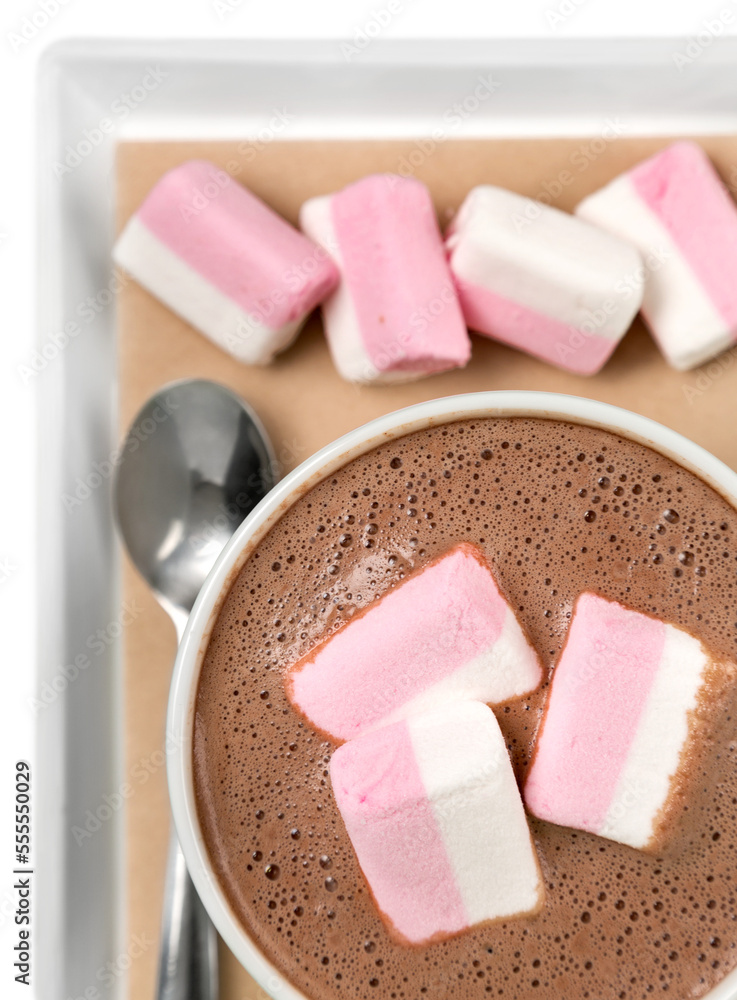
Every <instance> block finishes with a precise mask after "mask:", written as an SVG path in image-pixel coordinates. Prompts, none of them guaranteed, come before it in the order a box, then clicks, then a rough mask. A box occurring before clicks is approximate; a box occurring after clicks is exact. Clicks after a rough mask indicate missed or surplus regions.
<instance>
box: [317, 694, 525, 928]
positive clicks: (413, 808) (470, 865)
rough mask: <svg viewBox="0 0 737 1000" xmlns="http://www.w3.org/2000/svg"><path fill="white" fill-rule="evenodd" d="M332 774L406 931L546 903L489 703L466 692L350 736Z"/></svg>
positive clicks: (354, 838)
mask: <svg viewBox="0 0 737 1000" xmlns="http://www.w3.org/2000/svg"><path fill="white" fill-rule="evenodd" d="M330 778H331V781H332V786H333V792H334V795H335V801H336V802H337V805H338V809H339V810H340V814H341V816H342V817H343V822H344V823H345V827H346V830H347V831H348V836H349V837H350V839H351V843H352V844H353V848H354V850H355V852H356V856H357V858H358V862H359V864H360V866H361V869H362V871H363V873H364V875H365V877H366V880H367V882H368V884H369V886H370V888H371V892H372V894H373V896H374V899H375V901H376V904H377V906H378V908H379V909H380V911H381V913H382V915H383V917H384V919H385V921H386V922H387V924H388V925H389V927H390V928H391V929H392V930H393V931H394V933H395V934H397V935H399V936H400V937H401V938H403V939H404V940H406V941H408V942H411V943H412V944H421V943H423V942H427V941H431V940H433V939H436V940H437V939H440V938H443V937H449V936H450V935H452V934H457V933H458V932H459V931H462V930H465V929H466V928H468V927H471V926H473V925H474V924H477V923H480V922H481V921H485V920H494V919H499V918H502V917H513V916H522V915H524V914H529V913H534V912H536V911H537V910H539V909H540V907H541V906H542V903H543V895H544V890H543V884H542V879H541V876H540V869H539V866H538V861H537V855H536V853H535V849H534V847H533V845H532V841H531V838H530V832H529V829H528V826H527V820H526V817H525V812H524V807H523V805H522V799H521V797H520V794H519V790H518V788H517V784H516V782H515V779H514V774H513V772H512V765H511V763H510V761H509V756H508V754H507V748H506V746H505V744H504V738H503V736H502V734H501V731H500V729H499V724H498V723H497V721H496V719H495V718H494V715H493V713H492V711H491V709H489V708H487V707H486V705H482V704H480V703H479V702H460V703H457V704H454V705H449V706H447V708H446V709H445V710H444V711H442V712H436V713H432V714H429V715H423V716H419V717H417V718H414V719H408V720H406V721H403V722H398V723H395V724H394V725H391V726H386V727H384V728H382V729H378V730H376V731H375V732H373V733H370V734H368V735H365V736H361V737H359V738H358V739H357V740H352V741H351V742H350V743H344V744H343V746H342V747H339V749H338V750H336V751H335V753H334V754H333V757H332V760H331V762H330Z"/></svg>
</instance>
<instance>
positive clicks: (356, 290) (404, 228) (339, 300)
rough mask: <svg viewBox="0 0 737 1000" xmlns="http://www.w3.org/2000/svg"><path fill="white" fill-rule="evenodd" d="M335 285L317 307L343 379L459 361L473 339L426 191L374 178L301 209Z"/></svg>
mask: <svg viewBox="0 0 737 1000" xmlns="http://www.w3.org/2000/svg"><path fill="white" fill-rule="evenodd" d="M300 225H301V226H302V229H303V230H304V232H306V233H307V234H308V236H310V237H312V239H313V240H315V241H316V242H317V243H319V244H321V246H323V247H325V248H326V249H327V250H328V251H329V252H330V253H331V254H332V256H333V259H334V260H335V263H336V264H337V266H338V268H339V269H340V273H341V282H340V285H339V286H338V288H337V289H336V291H335V292H334V293H333V294H332V295H331V296H330V297H329V298H328V299H327V300H326V301H325V302H324V303H323V318H324V321H325V331H326V334H327V338H328V344H329V346H330V351H331V354H332V356H333V360H334V362H335V366H336V368H337V369H338V371H339V372H340V374H341V375H342V376H343V378H345V379H348V380H349V381H351V382H406V381H409V380H411V379H416V378H421V377H422V376H423V375H432V374H433V373H435V372H441V371H446V370H447V369H449V368H458V367H462V366H463V365H465V364H466V363H467V361H468V359H469V358H470V356H471V343H470V340H469V337H468V332H467V330H466V325H465V323H464V321H463V316H462V314H461V310H460V306H459V304H458V299H457V296H456V291H455V288H454V286H453V279H452V278H451V275H450V272H449V270H448V264H447V261H446V259H445V253H444V251H443V242H442V238H441V236H440V231H439V229H438V223H437V219H436V217H435V210H434V208H433V204H432V200H431V198H430V192H429V191H428V189H427V188H426V187H425V185H424V184H421V183H420V182H419V181H416V180H413V179H411V178H405V177H399V176H396V175H393V174H375V175H372V176H369V177H365V178H364V179H363V180H360V181H358V182H356V183H355V184H351V185H349V186H348V187H347V188H344V189H343V190H342V191H339V192H337V193H336V194H333V195H327V196H325V197H320V198H312V199H310V200H309V201H307V202H305V204H304V205H303V206H302V211H301V213H300Z"/></svg>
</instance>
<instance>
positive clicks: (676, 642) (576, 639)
mask: <svg viewBox="0 0 737 1000" xmlns="http://www.w3.org/2000/svg"><path fill="white" fill-rule="evenodd" d="M713 669H719V670H729V671H730V672H731V673H733V668H732V667H731V665H728V664H726V663H718V664H717V663H715V661H714V660H713V659H712V657H711V656H710V654H709V652H708V651H707V650H706V649H705V648H704V646H703V645H702V644H701V643H700V642H699V640H698V639H696V638H694V637H693V636H692V635H689V633H688V632H685V631H683V630H682V629H680V628H676V627H675V626H673V625H667V624H665V623H664V622H662V621H658V620H657V619H655V618H651V617H649V616H648V615H644V614H640V613H639V612H637V611H632V610H630V609H628V608H625V607H623V606H622V605H621V604H618V603H616V602H615V601H608V600H605V599H604V598H603V597H599V596H597V595H596V594H589V593H587V594H582V595H581V596H580V597H579V599H578V601H577V603H576V606H575V611H574V615H573V619H572V621H571V625H570V629H569V632H568V637H567V639H566V644H565V646H564V648H563V652H562V654H561V657H560V660H559V662H558V664H557V665H556V667H555V670H554V671H553V680H552V684H551V688H550V694H549V697H548V703H547V708H546V711H545V715H544V718H543V722H542V728H541V730H540V734H539V736H538V738H537V744H536V746H535V751H534V756H533V761H532V766H531V768H530V772H529V775H528V778H527V782H526V784H525V790H524V795H525V802H526V804H527V808H528V809H529V810H530V812H531V813H532V814H533V815H535V816H537V817H538V818H539V819H543V820H547V821H548V822H550V823H556V824H558V825H560V826H570V827H574V828H575V829H578V830H586V831H588V832H589V833H594V834H597V835H598V836H600V837H607V838H609V839H610V840H616V841H619V842H620V843H622V844H629V845H630V846H631V847H635V848H638V849H640V850H648V849H649V850H653V849H657V848H658V847H659V846H660V844H661V842H662V840H663V836H664V833H665V832H666V831H665V828H664V826H663V824H664V822H665V820H666V819H667V818H670V808H669V807H671V806H673V805H674V804H675V799H672V798H671V796H672V795H673V791H674V789H675V787H676V782H677V780H678V778H679V776H681V769H682V768H683V767H684V766H685V758H686V753H685V751H686V749H687V744H688V741H689V738H690V737H691V735H692V726H693V724H694V720H695V718H696V715H697V713H701V714H703V701H704V700H705V699H706V698H707V697H708V687H709V684H710V676H709V675H710V672H711V671H712V670H713ZM712 679H713V675H712Z"/></svg>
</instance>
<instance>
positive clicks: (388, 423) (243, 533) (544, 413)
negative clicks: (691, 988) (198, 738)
mask: <svg viewBox="0 0 737 1000" xmlns="http://www.w3.org/2000/svg"><path fill="white" fill-rule="evenodd" d="M509 416H516V417H543V418H544V417H547V418H550V419H562V420H567V421H570V422H572V423H577V424H587V425H589V426H592V427H599V428H602V429H603V430H608V431H613V432H615V433H618V434H622V435H623V436H624V437H627V438H630V439H631V440H633V441H637V442H638V443H640V444H644V445H647V446H649V447H650V448H653V449H654V450H655V451H658V452H660V453H661V454H663V455H666V456H667V457H668V458H671V459H673V460H674V461H676V462H678V463H679V464H680V465H682V466H683V467H684V468H686V469H688V470H689V471H690V472H693V473H695V474H696V475H697V476H699V477H700V478H701V479H702V480H704V481H705V482H707V483H708V484H709V485H710V486H712V487H713V488H714V489H715V490H716V491H717V492H718V493H720V494H721V495H722V496H724V497H725V499H726V500H728V501H729V503H731V504H732V506H733V507H735V508H737V473H735V472H733V471H732V470H731V469H730V468H728V467H727V466H726V465H725V464H724V463H723V462H720V461H719V459H717V458H715V457H714V456H713V455H711V454H709V452H707V451H705V450H704V449H703V448H701V447H699V446H698V445H696V444H694V443H693V442H692V441H689V440H688V439H687V438H684V437H682V436H681V435H680V434H677V433H676V432H675V431H671V430H669V429H668V428H667V427H663V426H662V424H657V423H655V422H654V421H652V420H648V419H647V418H646V417H641V416H639V415H638V414H636V413H631V412H630V411H629V410H622V409H619V408H618V407H615V406H610V405H609V404H607V403H599V402H596V401H594V400H591V399H582V398H580V397H578V396H563V395H559V394H556V393H547V392H523V391H511V392H478V393H469V394H467V395H464V396H448V397H445V398H443V399H432V400H430V401H428V402H426V403H418V404H417V405H415V406H409V407H407V408H406V409H403V410H397V411H396V412H395V413H389V414H387V415H386V416H384V417H379V418H378V419H377V420H373V421H371V422H370V423H368V424H365V425H364V426H363V427H359V428H357V429H356V430H354V431H351V432H350V433H348V434H346V435H344V437H342V438H339V439H338V440H337V441H335V442H333V444H330V445H328V446H327V447H325V448H323V449H321V450H320V451H318V452H317V454H315V455H313V456H312V458H309V459H307V461H306V462H303V463H302V464H301V465H300V466H299V468H297V469H295V470H294V472H292V473H290V474H289V475H288V476H286V477H285V478H284V479H283V480H282V481H281V482H280V483H279V485H278V486H276V487H275V488H274V489H273V490H272V491H271V492H270V493H269V494H268V496H266V497H265V498H264V499H263V500H262V501H261V503H260V504H259V505H258V506H257V507H256V508H255V509H254V510H253V511H252V513H251V514H250V515H249V516H248V517H247V518H246V520H245V521H244V522H243V524H242V525H241V526H240V528H239V529H238V531H237V532H236V533H235V535H234V536H233V538H232V539H231V541H230V542H229V543H228V545H227V546H226V547H225V550H224V551H223V553H222V555H221V556H220V558H219V559H218V561H217V563H216V564H215V566H214V567H213V569H212V571H211V573H210V575H209V576H208V578H207V580H206V582H205V585H204V586H203V588H202V590H201V592H200V595H199V597H198V598H197V602H196V603H195V606H194V608H193V609H192V613H191V615H190V618H189V622H188V624H187V628H186V631H185V633H184V636H183V638H182V642H181V645H180V647H179V653H178V655H177V661H176V665H175V668H174V677H173V680H172V688H171V696H170V701H169V716H168V723H167V731H168V746H170V747H173V748H175V749H174V750H173V751H172V752H171V753H170V754H169V756H168V778H169V792H170V795H171V803H172V810H173V814H174V821H175V823H176V828H177V832H178V834H179V839H180V841H181V845H182V849H183V851H184V856H185V858H186V861H187V866H188V868H189V871H190V873H191V876H192V879H193V881H194V884H195V886H196V888H197V891H198V892H199V894H200V896H201V898H202V901H203V903H204V904H205V907H206V908H207V911H208V912H209V914H210V917H211V918H212V920H213V923H214V924H215V926H216V927H217V929H218V931H219V932H220V934H221V935H222V937H223V938H224V940H225V942H226V944H227V945H228V947H229V948H230V949H231V951H232V952H233V953H234V954H235V956H236V958H237V959H238V960H239V961H240V962H241V963H242V965H243V966H244V967H245V968H246V969H247V971H248V972H249V973H250V974H251V975H252V976H253V977H254V979H255V980H256V981H257V982H258V984H259V985H260V986H261V987H262V988H263V989H264V990H265V991H266V992H267V993H268V995H269V996H271V997H273V998H274V1000H308V998H306V997H305V995H304V994H303V993H302V992H300V990H298V989H296V987H294V986H292V985H291V983H289V982H288V981H286V980H285V979H284V978H283V976H282V975H281V974H280V973H279V972H277V970H276V969H275V968H274V966H273V965H272V964H271V963H270V962H269V961H268V960H267V958H266V957H265V956H264V955H263V953H262V952H261V951H260V949H259V946H258V944H257V943H256V942H255V941H254V940H253V939H252V938H251V937H250V935H249V933H248V929H247V928H246V927H245V926H244V925H243V923H242V922H241V921H240V920H239V918H238V917H237V915H236V914H235V912H234V911H233V909H232V908H231V906H230V904H229V902H228V900H227V897H226V895H225V893H224V892H223V890H222V888H221V886H220V885H219V883H218V881H217V878H216V877H215V875H214V873H213V870H212V865H211V863H210V859H209V857H208V854H207V850H206V847H205V844H204V841H203V836H202V831H201V829H200V825H199V821H198V817H197V809H196V806H195V797H194V783H193V773H192V763H191V762H192V735H193V723H194V704H195V696H196V693H197V683H198V679H199V673H200V668H201V666H202V661H203V658H204V654H205V651H206V649H207V644H208V640H209V636H210V631H211V629H212V626H213V624H214V622H215V620H216V618H217V615H218V612H219V610H220V607H221V604H222V602H223V600H224V599H225V597H226V596H227V594H228V591H229V589H230V585H231V584H232V582H233V581H234V580H235V578H236V576H237V574H238V572H239V571H240V569H241V567H242V566H243V564H244V563H245V561H246V559H247V558H248V556H249V555H250V554H251V552H252V551H253V549H254V548H255V547H256V545H258V543H259V542H260V541H261V539H262V538H263V537H264V535H265V534H266V533H267V531H269V529H270V528H271V527H272V526H273V525H274V524H275V522H276V521H278V520H279V518H280V517H281V516H282V514H283V513H284V511H285V510H286V509H287V508H288V507H290V506H291V505H292V504H293V503H294V502H295V501H296V500H298V499H299V497H301V496H302V495H303V494H304V493H305V492H306V491H307V490H308V489H310V488H311V487H312V486H314V485H315V484H316V483H318V482H319V481H320V480H321V479H324V478H325V477H326V476H329V475H331V474H332V473H333V472H335V471H336V470H337V469H339V468H341V467H342V466H343V465H345V464H346V463H347V462H350V461H351V460H352V459H354V458H356V457H357V456H358V455H362V454H364V453H365V452H367V451H370V450H371V449H372V448H374V447H376V446H377V445H380V444H383V443H384V442H386V441H390V440H392V439H394V438H397V437H401V436H402V435H404V434H409V433H411V432H413V431H418V430H422V429H423V428H425V427H430V426H433V425H436V424H443V423H448V422H449V421H454V420H461V419H466V418H473V417H509ZM707 1000H737V969H735V970H734V971H733V972H732V973H730V974H729V975H728V976H727V977H726V978H725V979H724V980H723V981H722V982H721V983H720V984H719V985H718V986H717V987H716V988H715V989H714V990H712V991H711V992H710V993H709V994H708V998H707Z"/></svg>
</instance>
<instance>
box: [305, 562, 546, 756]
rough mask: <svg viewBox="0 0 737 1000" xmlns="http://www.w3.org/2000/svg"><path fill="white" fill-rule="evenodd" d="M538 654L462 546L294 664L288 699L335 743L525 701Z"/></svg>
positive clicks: (535, 681)
mask: <svg viewBox="0 0 737 1000" xmlns="http://www.w3.org/2000/svg"><path fill="white" fill-rule="evenodd" d="M541 679H542V670H541V667H540V662H539V660H538V657H537V654H536V653H535V652H534V650H533V649H532V647H531V646H530V644H529V642H528V641H527V638H526V636H525V634H524V632H523V631H522V628H521V626H520V624H519V622H518V621H517V618H516V617H515V614H514V612H513V611H512V609H511V608H510V607H509V605H508V604H507V602H506V600H505V599H504V597H503V596H502V594H501V593H500V591H499V588H498V587H497V585H496V582H495V580H494V577H493V576H492V574H491V571H490V569H489V567H488V565H487V564H486V562H485V560H484V558H483V555H482V554H481V552H480V551H479V550H478V549H476V548H475V547H474V546H472V545H468V544H465V543H464V544H461V545H458V546H456V547H455V548H453V549H451V551H450V552H448V553H447V554H446V555H444V556H441V557H440V558H439V559H436V560H435V561H434V562H431V563H429V564H428V565H427V566H425V567H424V568H423V569H422V570H420V571H419V572H418V573H414V574H412V575H411V576H410V577H409V578H408V579H406V580H404V581H403V582H401V583H400V584H398V585H397V587H396V588H395V589H394V590H390V591H389V592H388V593H386V594H385V595H384V596H383V597H382V598H381V600H379V601H378V602H376V603H375V604H372V605H370V606H369V607H368V608H367V609H366V610H365V611H363V612H361V613H359V614H358V615H356V617H355V618H353V619H352V620H351V621H349V622H348V624H347V625H345V626H343V628H341V629H340V630H339V631H338V632H336V633H335V634H334V635H332V636H331V637H330V638H329V639H327V640H325V641H324V642H323V643H321V644H320V645H319V646H318V647H317V648H316V649H314V650H312V651H311V652H310V653H308V654H307V656H305V657H304V658H303V659H302V660H300V661H299V662H298V663H297V664H296V665H295V666H294V667H293V668H292V669H291V671H290V672H289V674H288V675H287V681H286V684H287V694H288V696H289V698H290V700H291V701H292V702H293V704H294V705H295V706H296V707H297V708H298V709H299V711H300V712H302V713H303V714H304V715H305V716H306V717H307V718H308V719H309V721H310V722H311V723H312V724H313V725H314V726H316V727H317V728H318V729H320V730H322V731H323V732H326V733H328V734H329V735H330V736H332V737H334V738H335V739H338V740H350V739H352V738H353V737H355V736H358V735H359V734H360V733H363V732H366V731H368V730H370V729H373V728H376V727H377V726H380V725H384V724H386V723H387V722H392V721H395V720H397V719H401V718H406V717H407V716H410V715H417V714H419V713H421V712H424V711H427V710H429V709H433V708H436V707H442V706H444V705H446V704H447V703H448V702H450V701H457V700H460V699H464V698H470V699H476V700H478V701H484V702H487V703H489V704H499V703H501V702H505V701H509V700H510V699H512V698H518V697H520V696H522V695H524V694H527V693H529V692H530V691H533V690H534V689H535V688H536V687H537V686H538V685H539V683H540V681H541Z"/></svg>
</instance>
